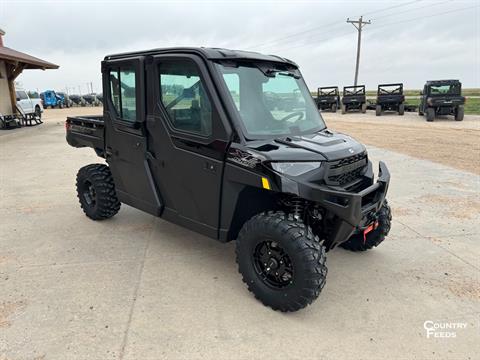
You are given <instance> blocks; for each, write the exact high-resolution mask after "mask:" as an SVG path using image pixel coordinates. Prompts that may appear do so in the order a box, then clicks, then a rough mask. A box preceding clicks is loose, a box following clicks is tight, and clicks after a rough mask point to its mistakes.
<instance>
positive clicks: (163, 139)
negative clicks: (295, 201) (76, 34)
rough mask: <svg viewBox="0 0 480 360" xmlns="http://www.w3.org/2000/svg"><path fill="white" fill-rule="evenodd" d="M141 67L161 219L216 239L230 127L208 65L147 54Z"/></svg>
mask: <svg viewBox="0 0 480 360" xmlns="http://www.w3.org/2000/svg"><path fill="white" fill-rule="evenodd" d="M146 68H147V72H146V73H147V78H148V80H149V84H148V88H147V89H148V90H147V91H148V94H149V103H148V114H149V116H148V117H147V130H148V133H149V136H148V149H149V151H150V156H151V157H152V159H153V161H152V163H154V164H155V165H154V166H153V168H152V172H153V176H154V178H155V180H156V183H157V185H158V188H159V190H160V192H161V193H162V194H163V199H164V202H165V211H164V214H163V215H162V217H165V218H166V219H167V220H170V221H172V222H175V223H177V224H180V225H182V226H185V227H188V228H190V229H192V230H195V231H197V232H200V233H202V234H204V235H207V236H209V237H212V238H218V227H219V211H220V196H221V186H222V176H223V166H224V159H225V153H226V149H227V146H228V144H229V138H230V136H229V134H230V132H231V130H230V127H229V125H228V122H227V121H226V116H225V114H224V112H223V109H222V107H221V105H220V101H219V99H218V96H217V94H216V91H215V88H214V86H213V83H212V80H211V78H210V76H209V72H208V69H207V67H206V65H205V63H204V62H203V61H202V60H201V59H200V58H199V57H197V56H195V55H186V54H179V55H173V54H169V55H159V56H154V57H151V58H150V59H149V61H148V65H147V67H146ZM150 95H152V96H151V97H150Z"/></svg>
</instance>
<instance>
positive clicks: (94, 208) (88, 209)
mask: <svg viewBox="0 0 480 360" xmlns="http://www.w3.org/2000/svg"><path fill="white" fill-rule="evenodd" d="M77 196H78V199H79V201H80V206H81V207H82V210H83V212H84V213H85V215H87V216H88V217H89V218H90V219H93V220H104V219H108V218H111V217H112V216H114V215H115V214H116V213H117V212H118V210H120V201H118V198H117V193H116V192H115V184H114V182H113V177H112V173H111V172H110V169H109V167H108V166H107V165H103V164H91V165H87V166H84V167H82V168H81V169H80V170H79V171H78V173H77Z"/></svg>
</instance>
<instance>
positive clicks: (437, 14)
mask: <svg viewBox="0 0 480 360" xmlns="http://www.w3.org/2000/svg"><path fill="white" fill-rule="evenodd" d="M476 7H477V6H476V5H474V6H468V7H464V8H459V9H455V10H449V11H444V12H441V13H435V14H429V15H423V16H419V17H415V18H412V19H406V20H400V21H395V22H391V23H388V24H381V25H378V26H376V27H375V28H376V29H378V28H380V27H385V26H391V25H396V24H403V23H406V22H410V21H415V20H420V19H427V18H432V17H436V16H441V15H446V14H451V13H455V12H459V11H464V10H468V9H473V8H476Z"/></svg>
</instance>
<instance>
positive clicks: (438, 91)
mask: <svg viewBox="0 0 480 360" xmlns="http://www.w3.org/2000/svg"><path fill="white" fill-rule="evenodd" d="M420 95H421V98H420V105H419V107H418V115H421V116H422V115H424V114H425V116H426V118H427V121H433V120H434V119H435V116H437V115H453V116H454V118H455V120H456V121H462V120H463V115H464V105H465V97H463V96H462V83H461V82H460V81H458V80H435V81H427V83H426V84H425V86H424V87H423V91H422V92H421V93H420Z"/></svg>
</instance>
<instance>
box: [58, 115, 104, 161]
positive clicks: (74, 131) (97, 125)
mask: <svg viewBox="0 0 480 360" xmlns="http://www.w3.org/2000/svg"><path fill="white" fill-rule="evenodd" d="M65 129H66V131H67V142H68V144H70V145H71V146H73V147H91V148H93V149H96V150H99V151H101V152H103V150H104V148H105V132H104V130H105V124H104V122H103V116H82V117H67V121H66V122H65Z"/></svg>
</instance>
